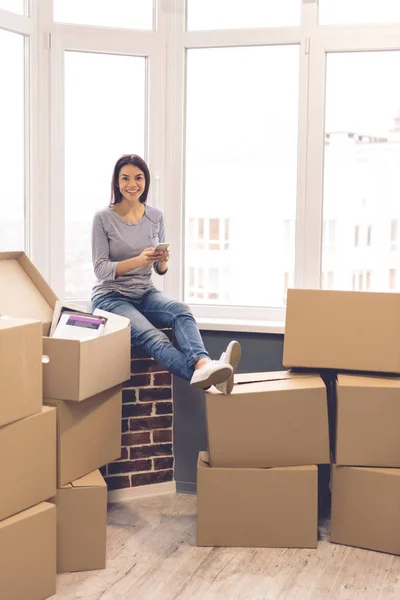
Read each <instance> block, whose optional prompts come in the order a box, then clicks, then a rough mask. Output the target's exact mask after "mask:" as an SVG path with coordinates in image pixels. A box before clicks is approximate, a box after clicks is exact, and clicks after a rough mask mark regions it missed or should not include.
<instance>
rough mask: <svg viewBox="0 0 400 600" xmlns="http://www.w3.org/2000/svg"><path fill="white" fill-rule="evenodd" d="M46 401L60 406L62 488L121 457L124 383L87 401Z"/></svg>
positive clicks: (59, 484)
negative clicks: (122, 385) (122, 386)
mask: <svg viewBox="0 0 400 600" xmlns="http://www.w3.org/2000/svg"><path fill="white" fill-rule="evenodd" d="M44 404H46V405H47V406H53V407H55V408H56V409H57V485H58V487H61V486H63V485H66V484H67V483H70V482H71V481H74V480H75V479H79V478H80V477H83V475H87V474H88V473H91V472H92V471H95V470H96V469H98V468H99V467H102V466H104V465H106V464H107V463H109V462H111V461H113V460H115V459H116V458H119V457H120V456H121V418H122V389H121V386H116V387H114V388H111V389H109V390H106V391H105V392H101V393H100V394H96V395H95V396H92V397H91V398H87V399H86V400H84V401H83V402H68V401H67V400H50V399H45V400H44Z"/></svg>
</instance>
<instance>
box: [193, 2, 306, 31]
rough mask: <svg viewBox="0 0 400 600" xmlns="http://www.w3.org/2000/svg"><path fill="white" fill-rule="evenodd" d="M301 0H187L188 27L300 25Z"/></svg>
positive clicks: (220, 27)
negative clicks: (244, 1) (244, 0)
mask: <svg viewBox="0 0 400 600" xmlns="http://www.w3.org/2000/svg"><path fill="white" fill-rule="evenodd" d="M300 11H301V0H285V2H282V1H280V2H279V1H276V0H247V1H246V3H245V4H244V3H243V0H187V13H188V14H187V28H188V30H194V29H237V28H238V29H245V28H253V27H283V26H286V25H300V14H301V13H300Z"/></svg>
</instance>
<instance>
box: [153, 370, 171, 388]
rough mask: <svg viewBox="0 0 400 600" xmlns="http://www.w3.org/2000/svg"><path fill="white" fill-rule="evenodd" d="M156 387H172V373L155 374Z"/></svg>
mask: <svg viewBox="0 0 400 600" xmlns="http://www.w3.org/2000/svg"><path fill="white" fill-rule="evenodd" d="M154 385H172V375H171V373H167V372H166V373H154Z"/></svg>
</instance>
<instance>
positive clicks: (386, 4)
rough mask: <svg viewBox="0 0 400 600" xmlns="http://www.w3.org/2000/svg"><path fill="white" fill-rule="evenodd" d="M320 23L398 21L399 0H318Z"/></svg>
mask: <svg viewBox="0 0 400 600" xmlns="http://www.w3.org/2000/svg"><path fill="white" fill-rule="evenodd" d="M319 22H320V24H321V25H340V24H345V23H347V24H352V23H353V24H357V23H394V22H400V2H399V0H319Z"/></svg>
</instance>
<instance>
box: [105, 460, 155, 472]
mask: <svg viewBox="0 0 400 600" xmlns="http://www.w3.org/2000/svg"><path fill="white" fill-rule="evenodd" d="M151 467H152V464H151V460H125V461H121V462H118V461H116V462H113V463H110V464H109V465H108V472H109V473H110V475H114V474H116V473H132V472H133V471H151Z"/></svg>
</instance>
